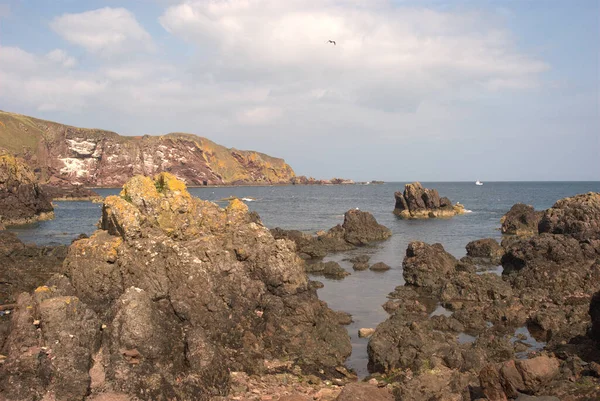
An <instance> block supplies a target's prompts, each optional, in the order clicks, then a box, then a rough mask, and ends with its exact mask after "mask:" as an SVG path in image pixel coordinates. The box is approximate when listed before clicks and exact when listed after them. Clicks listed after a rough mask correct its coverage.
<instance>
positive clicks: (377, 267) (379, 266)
mask: <svg viewBox="0 0 600 401" xmlns="http://www.w3.org/2000/svg"><path fill="white" fill-rule="evenodd" d="M390 269H391V267H390V266H389V265H387V264H385V263H383V262H377V263H375V264H374V265H373V266H371V267H369V270H372V271H374V272H385V271H388V270H390Z"/></svg>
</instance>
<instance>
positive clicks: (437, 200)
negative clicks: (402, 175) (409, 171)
mask: <svg viewBox="0 0 600 401" xmlns="http://www.w3.org/2000/svg"><path fill="white" fill-rule="evenodd" d="M394 196H395V198H396V205H395V207H394V214H395V215H397V216H399V217H401V218H405V219H420V218H430V217H452V216H454V215H457V214H463V213H464V212H465V209H464V206H463V205H461V204H458V203H457V204H456V205H452V202H450V199H448V198H446V197H440V195H439V194H438V191H437V190H435V189H428V188H423V186H422V185H421V183H419V182H413V183H412V184H406V185H405V187H404V192H396V193H395V194H394Z"/></svg>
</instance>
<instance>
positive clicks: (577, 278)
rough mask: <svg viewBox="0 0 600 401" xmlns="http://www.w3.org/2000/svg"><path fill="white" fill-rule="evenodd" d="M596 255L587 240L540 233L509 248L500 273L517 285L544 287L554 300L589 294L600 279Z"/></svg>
mask: <svg viewBox="0 0 600 401" xmlns="http://www.w3.org/2000/svg"><path fill="white" fill-rule="evenodd" d="M599 249H600V248H599ZM597 258H598V251H597V250H596V249H594V247H592V246H590V244H588V243H579V242H578V241H577V240H576V239H574V238H570V237H567V236H564V235H558V234H541V235H536V236H534V237H531V238H527V239H522V240H520V241H517V242H514V243H513V244H511V245H510V246H509V247H508V249H507V250H506V254H505V255H504V256H503V257H502V266H503V267H504V272H503V275H504V276H506V277H507V279H508V280H509V281H510V282H511V283H512V285H513V286H515V287H516V288H520V289H523V288H537V289H544V290H546V291H548V296H551V297H553V298H555V299H557V300H560V299H561V298H564V297H565V296H567V297H572V296H575V295H576V294H582V293H587V294H589V295H588V296H591V294H592V293H593V292H594V289H596V288H597V287H598V286H597V284H596V283H598V280H599V279H600V264H599V263H598V262H597V261H596V260H597ZM588 299H589V298H588Z"/></svg>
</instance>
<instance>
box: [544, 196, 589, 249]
mask: <svg viewBox="0 0 600 401" xmlns="http://www.w3.org/2000/svg"><path fill="white" fill-rule="evenodd" d="M539 232H540V233H550V234H564V235H568V236H570V237H573V238H575V239H577V240H579V241H584V240H600V194H598V193H595V192H589V193H587V194H582V195H577V196H574V197H572V198H565V199H561V200H559V201H558V202H556V203H555V204H554V206H552V207H551V208H550V209H547V210H546V211H544V212H543V215H542V218H541V220H540V222H539Z"/></svg>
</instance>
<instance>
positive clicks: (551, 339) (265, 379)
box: [0, 173, 600, 401]
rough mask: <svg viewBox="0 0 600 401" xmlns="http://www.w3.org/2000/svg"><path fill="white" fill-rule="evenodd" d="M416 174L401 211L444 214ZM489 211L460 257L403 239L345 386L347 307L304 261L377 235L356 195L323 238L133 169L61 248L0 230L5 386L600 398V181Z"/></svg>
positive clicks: (50, 390)
mask: <svg viewBox="0 0 600 401" xmlns="http://www.w3.org/2000/svg"><path fill="white" fill-rule="evenodd" d="M409 185H411V186H410V187H409V186H408V185H407V190H405V194H416V195H415V196H408V197H407V196H405V194H401V195H402V198H403V199H404V200H405V201H406V205H407V206H408V208H405V209H402V210H404V211H408V213H409V214H410V213H412V215H411V216H415V217H416V216H419V217H425V215H427V217H443V216H444V212H445V211H448V212H449V209H450V207H452V208H453V209H454V207H453V206H450V207H449V206H448V205H451V204H450V203H449V201H448V202H445V201H444V202H442V201H441V199H442V198H439V195H437V191H435V190H427V189H424V188H422V187H420V185H418V186H417V185H413V184H409ZM413 189H415V191H413ZM419 194H420V195H419ZM435 195H437V197H436V196H435ZM397 199H398V196H397ZM407 199H408V200H410V202H409V201H407ZM418 199H421V200H422V201H423V205H420V204H419V203H418V201H417V200H418ZM435 199H438V201H439V202H436V201H435ZM429 200H431V201H429ZM412 204H415V205H416V207H412V206H410V205H412ZM436 205H437V206H436ZM421 206H423V207H421ZM425 210H426V211H425ZM430 213H433V216H432V215H431V214H430ZM454 213H456V212H454ZM413 218H414V217H413ZM501 224H502V227H503V229H502V231H503V233H505V234H506V235H505V236H504V238H503V240H502V242H501V243H498V242H497V241H496V240H494V239H491V238H485V239H480V240H475V241H472V242H470V243H469V244H467V246H466V251H467V252H466V256H465V257H463V258H462V259H460V260H458V259H456V258H455V257H454V256H452V255H450V254H449V253H448V252H446V250H445V249H444V247H443V245H441V244H427V243H424V242H420V241H412V242H411V243H410V244H409V246H408V248H407V249H406V254H405V257H404V260H403V263H402V266H403V273H402V274H403V280H404V283H403V284H402V285H399V286H398V287H396V289H395V290H394V291H393V292H392V293H391V294H389V296H388V301H387V302H385V303H384V304H383V305H382V306H383V308H384V309H385V310H386V311H387V312H388V314H389V318H388V319H387V320H385V321H384V322H382V323H381V324H379V325H378V326H377V327H376V328H374V330H363V331H361V332H362V336H363V337H369V336H370V338H369V343H368V348H367V350H368V356H369V370H370V371H371V373H372V375H371V376H370V377H368V378H367V379H366V380H365V381H364V382H361V383H355V382H356V375H355V374H354V373H353V372H351V371H348V370H347V369H346V368H345V367H344V361H345V359H346V357H347V356H348V355H349V354H350V350H351V345H350V339H349V336H348V334H347V332H346V329H345V328H344V325H346V324H348V323H349V322H351V321H352V317H351V316H349V315H348V314H345V313H343V312H336V311H333V310H331V309H329V307H328V306H327V305H326V304H325V303H324V302H322V301H320V300H319V299H318V297H317V293H316V288H318V287H319V283H318V282H315V281H311V280H309V278H308V276H307V272H309V273H311V274H314V273H319V274H324V275H326V276H330V277H336V278H343V276H347V275H348V274H349V273H348V272H347V271H346V270H344V269H343V268H341V267H340V266H339V264H337V263H335V262H323V258H324V257H325V256H327V255H329V254H331V253H332V252H344V251H347V250H350V249H357V248H358V249H360V247H370V246H373V245H376V244H377V242H379V241H384V240H386V239H388V238H389V237H390V236H391V235H392V233H391V231H390V230H389V229H388V228H387V227H384V226H382V225H381V224H379V223H378V222H377V221H376V220H375V218H374V217H373V216H372V215H371V214H370V213H368V212H365V211H361V210H355V209H353V210H349V211H348V212H346V213H345V215H344V222H343V224H340V225H338V226H335V227H333V228H331V229H329V230H328V231H322V232H319V233H317V234H316V235H309V234H306V233H302V232H300V231H295V230H282V229H279V228H275V229H272V230H269V229H267V228H266V227H264V226H263V225H262V223H261V220H260V217H259V216H258V215H257V214H256V213H253V212H249V211H248V208H247V207H246V205H245V204H243V203H242V202H241V201H239V200H236V199H234V200H232V201H231V202H230V203H229V205H228V206H227V207H226V208H220V207H218V206H217V205H215V204H213V203H211V202H207V201H202V200H200V199H197V198H194V197H192V196H191V195H190V194H189V193H188V191H187V188H186V186H185V184H184V183H183V182H181V181H179V180H177V179H176V178H175V177H174V176H172V175H170V174H168V173H161V174H159V175H157V176H155V177H154V179H151V178H148V177H142V176H137V177H135V178H133V179H131V180H130V181H128V182H127V184H126V185H125V186H124V188H123V190H122V192H121V193H120V195H119V196H110V197H108V198H106V199H105V200H104V204H103V211H102V219H101V222H100V226H99V227H100V229H99V230H98V231H96V232H95V233H94V234H93V235H92V236H91V237H89V238H86V237H82V238H80V239H78V240H76V241H75V242H74V243H73V244H72V245H71V246H70V247H68V248H67V247H64V246H63V247H45V248H38V247H34V246H30V245H24V244H23V243H21V242H20V241H19V240H18V239H17V238H16V237H15V236H14V235H12V234H9V233H4V232H2V233H0V269H2V270H1V273H2V274H1V275H0V276H2V277H7V278H8V279H4V280H0V296H2V300H1V302H2V305H0V310H2V313H0V383H2V386H0V399H7V400H33V399H44V400H104V401H112V400H118V401H121V400H122V401H125V400H132V401H133V400H160V399H165V400H166V399H177V400H188V399H189V400H192V399H193V400H211V401H223V400H261V401H262V400H280V401H286V400H287V401H299V400H331V401H333V400H338V401H350V400H353V401H357V400H365V401H367V400H373V401H377V400H385V401H391V400H440V401H441V400H457V401H458V400H462V401H475V400H479V401H484V400H490V401H505V400H509V399H511V400H519V401H524V400H530V401H536V400H537V401H549V400H557V399H558V400H563V401H565V400H573V401H574V400H581V401H583V400H595V399H598V398H600V329H599V327H600V312H599V311H600V307H599V305H600V194H597V193H588V194H582V195H577V196H574V197H571V198H565V199H562V200H559V201H557V202H556V204H555V205H554V206H553V207H551V208H549V209H547V210H545V211H540V212H536V211H534V210H533V208H530V207H527V206H525V205H523V206H521V205H515V207H513V208H512V209H511V210H510V211H509V212H508V213H507V214H506V215H505V217H504V218H503V220H502V223H501ZM504 227H505V228H504ZM509 233H510V234H512V235H508V234H509ZM351 262H352V263H353V270H355V271H356V272H360V271H361V270H365V269H369V268H370V269H371V270H373V271H380V273H377V274H386V273H385V271H386V270H387V269H389V266H387V265H385V264H384V263H375V264H373V265H371V264H370V263H369V257H368V255H364V254H358V256H355V257H354V258H353V259H352V261H351ZM336 265H337V266H336ZM498 265H501V266H502V273H501V275H497V274H493V273H489V271H492V270H494V269H495V268H496V266H498ZM381 272H383V273H381ZM357 274H358V273H357ZM399 284H401V283H399ZM383 301H384V300H382V302H383ZM3 306H5V308H4V309H2V307H3ZM5 311H9V312H11V313H9V314H6V313H5Z"/></svg>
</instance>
